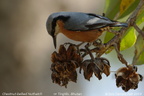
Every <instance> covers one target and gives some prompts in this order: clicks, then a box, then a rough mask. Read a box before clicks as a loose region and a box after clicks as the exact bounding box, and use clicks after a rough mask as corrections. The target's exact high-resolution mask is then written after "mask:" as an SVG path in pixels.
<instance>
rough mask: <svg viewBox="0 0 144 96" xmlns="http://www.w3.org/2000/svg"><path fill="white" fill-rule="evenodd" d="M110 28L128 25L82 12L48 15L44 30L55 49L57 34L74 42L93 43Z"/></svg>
mask: <svg viewBox="0 0 144 96" xmlns="http://www.w3.org/2000/svg"><path fill="white" fill-rule="evenodd" d="M112 27H128V24H127V23H122V22H118V21H114V20H111V19H109V18H107V17H105V16H101V15H97V14H94V13H83V12H55V13H52V14H51V15H49V17H48V19H47V21H46V29H47V31H48V33H49V35H50V36H52V38H53V43H54V47H55V48H56V38H57V35H58V34H59V33H63V34H64V35H65V36H66V37H68V38H69V39H72V40H74V41H80V42H94V41H95V40H97V39H98V37H99V36H101V35H102V33H103V32H104V31H106V30H109V29H110V28H112Z"/></svg>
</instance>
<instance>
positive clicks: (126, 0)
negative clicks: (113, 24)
mask: <svg viewBox="0 0 144 96" xmlns="http://www.w3.org/2000/svg"><path fill="white" fill-rule="evenodd" d="M139 2H140V0H121V4H120V14H119V17H118V19H120V18H123V17H125V16H127V15H128V14H130V13H131V12H132V11H133V10H135V8H136V7H137V5H138V3H139Z"/></svg>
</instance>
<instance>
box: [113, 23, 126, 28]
mask: <svg viewBox="0 0 144 96" xmlns="http://www.w3.org/2000/svg"><path fill="white" fill-rule="evenodd" d="M111 27H128V24H127V23H121V22H115V23H114V24H112V25H111Z"/></svg>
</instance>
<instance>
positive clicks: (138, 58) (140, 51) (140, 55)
mask: <svg viewBox="0 0 144 96" xmlns="http://www.w3.org/2000/svg"><path fill="white" fill-rule="evenodd" d="M133 64H136V65H140V64H144V39H143V37H142V36H141V35H138V38H137V41H136V44H135V56H134V58H133Z"/></svg>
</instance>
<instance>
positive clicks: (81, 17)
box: [64, 13, 115, 31]
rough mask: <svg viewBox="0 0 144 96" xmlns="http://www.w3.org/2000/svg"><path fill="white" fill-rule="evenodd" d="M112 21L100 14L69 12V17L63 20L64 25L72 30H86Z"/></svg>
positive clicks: (112, 22)
mask: <svg viewBox="0 0 144 96" xmlns="http://www.w3.org/2000/svg"><path fill="white" fill-rule="evenodd" d="M114 23H115V22H114V21H112V20H110V19H108V18H106V17H103V16H100V15H95V14H86V13H71V17H70V19H69V20H67V21H66V22H65V25H64V27H65V28H66V29H67V30H72V31H86V30H93V29H99V28H103V27H106V26H109V25H112V24H114Z"/></svg>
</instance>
